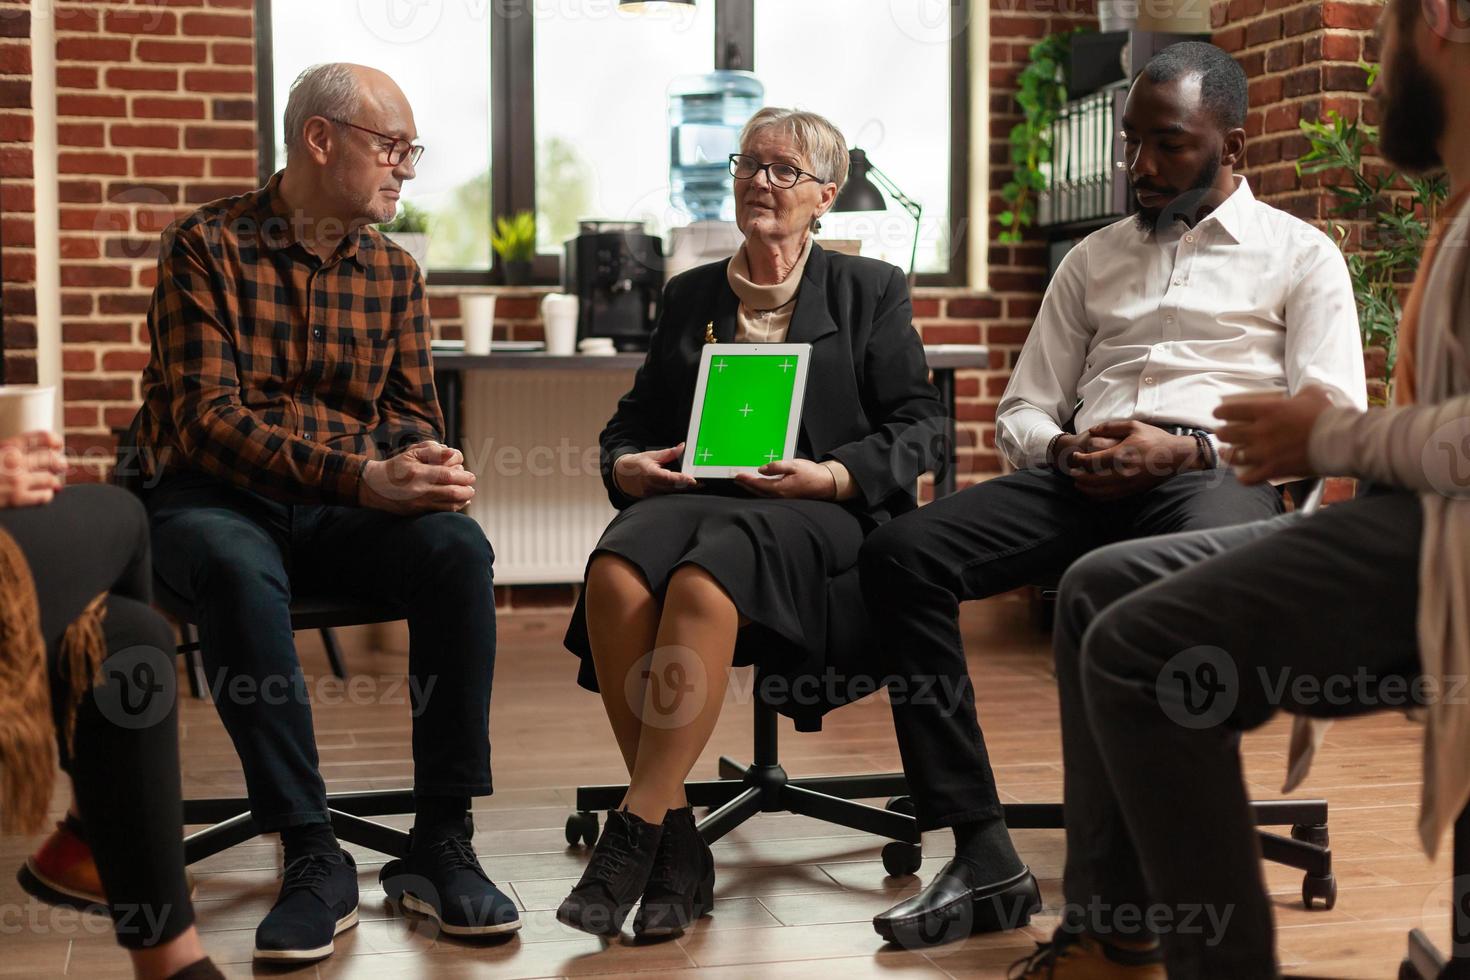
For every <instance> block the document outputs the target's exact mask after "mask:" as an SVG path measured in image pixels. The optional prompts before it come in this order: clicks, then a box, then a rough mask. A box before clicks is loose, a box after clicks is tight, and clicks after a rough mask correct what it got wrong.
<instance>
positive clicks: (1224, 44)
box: [1213, 27, 1245, 52]
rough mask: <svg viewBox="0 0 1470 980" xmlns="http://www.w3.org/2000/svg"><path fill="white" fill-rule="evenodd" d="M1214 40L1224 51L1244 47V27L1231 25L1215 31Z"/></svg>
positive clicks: (1237, 49) (1232, 50)
mask: <svg viewBox="0 0 1470 980" xmlns="http://www.w3.org/2000/svg"><path fill="white" fill-rule="evenodd" d="M1213 40H1214V42H1215V44H1216V45H1218V46H1219V47H1221V48H1224V49H1225V50H1226V51H1231V52H1234V51H1239V50H1240V49H1241V48H1243V47H1245V28H1244V27H1232V28H1230V29H1229V30H1225V31H1216V32H1215V36H1214V39H1213Z"/></svg>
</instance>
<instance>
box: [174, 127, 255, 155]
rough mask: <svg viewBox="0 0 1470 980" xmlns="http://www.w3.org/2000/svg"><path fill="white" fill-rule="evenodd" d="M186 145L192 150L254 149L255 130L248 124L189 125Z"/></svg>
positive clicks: (186, 132)
mask: <svg viewBox="0 0 1470 980" xmlns="http://www.w3.org/2000/svg"><path fill="white" fill-rule="evenodd" d="M184 146H186V147H187V148H189V149H191V150H253V149H255V130H254V129H252V128H250V127H246V126H189V127H187V128H185V130H184Z"/></svg>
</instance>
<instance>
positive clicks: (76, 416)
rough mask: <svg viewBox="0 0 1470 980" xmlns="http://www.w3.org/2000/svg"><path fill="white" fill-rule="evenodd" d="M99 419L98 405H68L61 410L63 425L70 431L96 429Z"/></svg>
mask: <svg viewBox="0 0 1470 980" xmlns="http://www.w3.org/2000/svg"><path fill="white" fill-rule="evenodd" d="M98 417H99V416H98V411H97V406H96V405H68V406H66V407H65V408H63V409H62V410H61V424H62V425H64V426H66V427H67V428H68V429H95V428H96V427H97V419H98Z"/></svg>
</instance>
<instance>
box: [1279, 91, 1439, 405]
mask: <svg viewBox="0 0 1470 980" xmlns="http://www.w3.org/2000/svg"><path fill="white" fill-rule="evenodd" d="M1363 68H1364V69H1365V70H1366V71H1367V72H1368V84H1369V85H1371V84H1372V83H1373V79H1374V77H1375V76H1376V75H1377V74H1378V66H1377V65H1363ZM1301 131H1302V135H1303V136H1305V137H1306V138H1307V142H1308V143H1309V144H1310V145H1311V150H1310V151H1309V152H1307V153H1305V154H1303V155H1302V157H1301V159H1299V160H1298V161H1297V163H1296V171H1297V173H1298V174H1318V173H1324V172H1328V171H1331V172H1334V173H1335V172H1339V171H1340V172H1341V173H1342V174H1343V175H1344V178H1345V180H1344V183H1342V184H1333V185H1329V187H1328V190H1330V191H1331V192H1332V194H1333V195H1334V196H1335V197H1336V198H1337V204H1336V206H1335V207H1334V208H1333V209H1332V213H1333V216H1334V217H1339V218H1350V219H1356V220H1367V221H1369V222H1371V224H1370V226H1369V228H1368V229H1366V230H1365V233H1364V235H1363V241H1362V242H1361V245H1362V247H1361V248H1359V249H1354V250H1351V251H1350V250H1348V249H1347V248H1346V247H1345V246H1346V245H1347V240H1348V236H1349V229H1348V228H1347V226H1346V225H1344V224H1342V223H1340V222H1336V221H1334V222H1332V223H1331V226H1330V229H1331V230H1330V234H1331V235H1332V237H1333V238H1334V239H1335V240H1336V241H1337V244H1338V247H1339V248H1342V249H1343V257H1344V258H1345V259H1346V260H1347V265H1348V273H1349V274H1350V275H1351V276H1352V281H1353V295H1354V296H1355V297H1356V299H1357V302H1358V329H1359V330H1361V331H1362V334H1363V346H1365V347H1382V348H1384V349H1385V350H1387V352H1388V358H1387V360H1386V362H1385V363H1386V365H1387V367H1386V370H1385V373H1384V377H1383V380H1384V381H1385V382H1388V381H1390V380H1391V379H1392V377H1393V365H1394V361H1395V360H1397V358H1398V327H1399V318H1400V317H1401V316H1402V314H1403V309H1402V306H1401V305H1400V302H1399V290H1400V288H1401V287H1402V286H1403V285H1404V284H1405V283H1407V282H1408V281H1409V280H1410V279H1411V278H1412V277H1413V275H1414V272H1415V271H1416V270H1417V269H1418V268H1419V256H1420V255H1421V254H1422V252H1423V250H1424V243H1425V241H1426V240H1427V239H1428V238H1429V231H1430V229H1431V228H1432V227H1433V224H1434V219H1435V218H1436V216H1437V215H1438V214H1439V209H1440V207H1441V206H1442V205H1443V204H1444V202H1445V198H1446V197H1447V196H1448V194H1449V185H1448V184H1447V183H1446V182H1445V178H1444V175H1443V174H1432V175H1429V176H1422V177H1412V176H1409V175H1407V174H1399V173H1396V172H1394V171H1392V170H1388V169H1386V168H1384V167H1382V166H1381V165H1378V164H1377V163H1376V161H1375V165H1374V167H1373V169H1372V172H1367V171H1366V170H1365V167H1364V165H1363V154H1364V151H1365V148H1367V147H1376V146H1377V145H1378V128H1377V127H1376V126H1370V125H1368V124H1367V123H1361V122H1352V121H1349V120H1347V119H1343V118H1342V117H1341V116H1340V115H1339V114H1338V113H1336V112H1329V113H1327V118H1326V119H1325V120H1323V121H1321V122H1308V121H1306V120H1303V121H1302V123H1301ZM1399 180H1403V182H1404V184H1405V185H1407V187H1408V189H1409V190H1410V191H1411V192H1412V194H1413V197H1412V199H1406V196H1405V195H1404V194H1402V193H1399V194H1394V193H1392V188H1393V187H1394V185H1395V184H1397V183H1398V181H1399Z"/></svg>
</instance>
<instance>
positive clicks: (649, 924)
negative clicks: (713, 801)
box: [633, 806, 715, 939]
mask: <svg viewBox="0 0 1470 980" xmlns="http://www.w3.org/2000/svg"><path fill="white" fill-rule="evenodd" d="M714 905H715V857H714V855H713V854H711V853H710V849H709V845H708V844H706V843H705V842H704V838H703V837H700V836H699V830H698V829H697V828H696V827H695V826H694V808H693V807H687V806H686V807H682V808H680V809H678V810H670V811H669V812H668V815H667V816H665V817H664V832H663V836H662V837H661V838H660V839H659V842H658V854H657V855H656V856H655V857H654V859H653V871H652V873H650V874H649V876H648V885H647V886H646V887H645V888H644V889H643V903H642V904H641V905H639V906H638V915H637V916H636V917H634V919H633V934H634V935H636V936H637V937H638V938H639V939H674V938H677V937H678V936H682V935H683V934H684V930H685V929H687V928H689V926H690V925H692V924H693V923H694V921H695V920H696V919H699V918H701V917H703V916H706V915H709V913H710V910H711V909H713V908H714Z"/></svg>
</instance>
